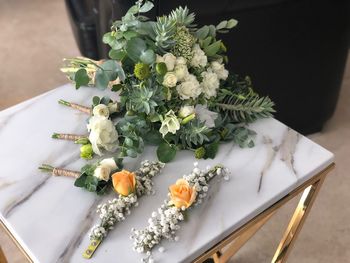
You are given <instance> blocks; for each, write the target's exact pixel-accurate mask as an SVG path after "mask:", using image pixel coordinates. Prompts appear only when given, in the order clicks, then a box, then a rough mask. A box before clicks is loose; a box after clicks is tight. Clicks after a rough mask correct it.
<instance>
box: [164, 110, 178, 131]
mask: <svg viewBox="0 0 350 263" xmlns="http://www.w3.org/2000/svg"><path fill="white" fill-rule="evenodd" d="M178 129H180V122H179V120H178V119H177V117H176V116H175V113H174V112H173V110H170V111H168V112H167V113H166V114H165V116H164V120H163V121H162V126H161V127H160V129H159V132H160V133H161V134H162V135H163V137H164V136H165V135H166V134H167V133H169V132H170V133H172V134H175V133H176V131H177V130H178Z"/></svg>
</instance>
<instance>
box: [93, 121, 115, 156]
mask: <svg viewBox="0 0 350 263" xmlns="http://www.w3.org/2000/svg"><path fill="white" fill-rule="evenodd" d="M87 129H88V131H89V132H90V134H89V141H90V143H91V145H92V149H93V151H94V153H96V154H98V155H100V156H101V155H102V153H101V148H102V149H105V150H107V151H109V152H114V151H115V149H116V148H117V146H118V133H117V130H116V128H115V127H114V124H113V122H112V121H111V120H109V119H108V118H107V117H104V116H92V117H91V118H90V119H89V123H88V125H87Z"/></svg>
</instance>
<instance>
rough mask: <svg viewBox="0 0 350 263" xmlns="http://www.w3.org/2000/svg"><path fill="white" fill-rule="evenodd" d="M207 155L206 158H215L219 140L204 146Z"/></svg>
mask: <svg viewBox="0 0 350 263" xmlns="http://www.w3.org/2000/svg"><path fill="white" fill-rule="evenodd" d="M204 148H205V155H204V159H207V158H210V159H214V158H215V156H216V154H217V152H218V150H219V142H213V143H210V144H207V145H205V146H204Z"/></svg>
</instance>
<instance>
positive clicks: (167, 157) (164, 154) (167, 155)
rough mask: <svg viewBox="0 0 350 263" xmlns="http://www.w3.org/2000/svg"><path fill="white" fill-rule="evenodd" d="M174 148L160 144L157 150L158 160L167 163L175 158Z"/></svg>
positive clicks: (173, 146) (164, 143) (165, 143)
mask: <svg viewBox="0 0 350 263" xmlns="http://www.w3.org/2000/svg"><path fill="white" fill-rule="evenodd" d="M175 155H176V146H175V145H173V144H169V143H167V142H162V143H161V144H160V145H159V146H158V148H157V157H158V160H159V161H161V162H163V163H168V162H170V161H171V160H173V159H174V158H175Z"/></svg>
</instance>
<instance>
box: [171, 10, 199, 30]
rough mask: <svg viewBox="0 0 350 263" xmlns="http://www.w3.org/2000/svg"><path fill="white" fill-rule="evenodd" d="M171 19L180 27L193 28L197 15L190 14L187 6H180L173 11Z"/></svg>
mask: <svg viewBox="0 0 350 263" xmlns="http://www.w3.org/2000/svg"><path fill="white" fill-rule="evenodd" d="M169 18H170V19H171V20H173V21H175V22H176V24H177V25H178V26H185V27H191V25H192V23H193V22H194V19H195V14H194V13H189V9H188V8H187V6H185V7H182V6H180V7H178V8H176V9H175V10H173V11H171V13H170V15H169Z"/></svg>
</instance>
